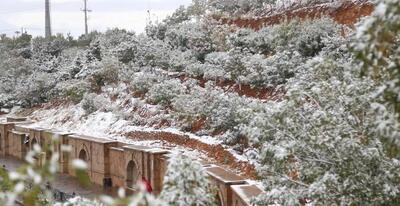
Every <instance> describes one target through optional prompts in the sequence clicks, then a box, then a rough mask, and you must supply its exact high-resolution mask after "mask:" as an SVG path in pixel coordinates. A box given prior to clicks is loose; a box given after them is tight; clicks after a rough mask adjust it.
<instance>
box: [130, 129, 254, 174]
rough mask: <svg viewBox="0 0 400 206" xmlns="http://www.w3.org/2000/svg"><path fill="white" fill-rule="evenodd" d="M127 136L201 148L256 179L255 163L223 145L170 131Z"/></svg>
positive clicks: (221, 162)
mask: <svg viewBox="0 0 400 206" xmlns="http://www.w3.org/2000/svg"><path fill="white" fill-rule="evenodd" d="M125 136H126V137H127V138H130V139H133V140H163V141H166V142H169V143H172V144H175V145H179V146H183V147H185V148H190V149H195V150H199V151H201V152H204V153H205V154H207V156H208V157H210V158H213V159H215V160H216V161H217V162H218V164H221V165H224V166H227V167H229V168H230V169H231V170H238V171H240V173H241V174H240V175H241V176H243V177H245V178H249V179H253V180H254V179H256V170H255V167H254V165H252V164H250V163H249V162H244V161H240V160H237V159H236V158H235V156H234V155H233V154H232V153H230V152H229V151H227V150H226V149H225V148H224V147H223V146H222V145H210V144H207V143H204V142H201V141H199V140H196V139H193V138H190V137H189V136H187V135H178V134H173V133H170V132H144V131H135V132H129V133H127V134H125Z"/></svg>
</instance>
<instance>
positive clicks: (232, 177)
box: [206, 166, 246, 206]
mask: <svg viewBox="0 0 400 206" xmlns="http://www.w3.org/2000/svg"><path fill="white" fill-rule="evenodd" d="M206 171H207V173H208V174H209V175H210V179H211V182H212V183H213V185H215V186H216V187H217V189H218V195H217V197H216V198H217V200H218V202H219V205H221V206H231V205H232V189H231V185H242V184H246V180H245V179H243V178H242V177H240V176H238V175H236V174H234V173H232V172H229V171H226V170H224V169H223V168H221V167H218V166H211V167H208V168H206Z"/></svg>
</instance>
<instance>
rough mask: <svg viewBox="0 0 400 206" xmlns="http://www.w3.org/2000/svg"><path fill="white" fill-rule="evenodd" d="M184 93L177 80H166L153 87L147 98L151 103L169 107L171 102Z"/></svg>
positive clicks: (184, 89) (181, 85) (182, 86)
mask: <svg viewBox="0 0 400 206" xmlns="http://www.w3.org/2000/svg"><path fill="white" fill-rule="evenodd" d="M185 92H186V87H185V86H184V85H183V84H182V83H181V82H180V80H177V79H171V80H166V81H164V82H161V83H159V84H156V85H154V86H153V87H152V88H151V89H150V90H149V92H148V94H147V98H148V100H149V101H150V102H151V103H155V104H162V105H169V104H171V101H172V100H173V99H174V98H175V97H177V96H179V95H181V94H184V93H185Z"/></svg>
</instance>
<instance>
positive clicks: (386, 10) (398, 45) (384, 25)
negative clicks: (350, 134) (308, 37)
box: [353, 0, 400, 157]
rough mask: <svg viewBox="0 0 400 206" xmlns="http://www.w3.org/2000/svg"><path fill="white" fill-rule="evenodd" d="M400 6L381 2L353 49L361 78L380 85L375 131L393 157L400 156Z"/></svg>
mask: <svg viewBox="0 0 400 206" xmlns="http://www.w3.org/2000/svg"><path fill="white" fill-rule="evenodd" d="M399 3H400V2H399V1H398V0H381V1H378V4H377V7H376V10H375V12H374V13H373V15H372V16H371V17H368V18H367V19H365V20H364V21H363V22H362V23H361V24H360V25H359V27H358V30H357V35H356V36H355V43H354V45H353V47H354V48H355V51H356V54H357V57H358V59H359V60H360V66H361V68H362V69H361V74H362V75H364V76H368V77H370V78H373V79H374V80H376V81H377V82H378V87H377V88H376V89H375V92H374V93H373V95H374V97H376V98H375V99H374V107H375V108H374V109H375V112H376V113H377V114H378V118H377V119H376V120H377V121H376V124H375V129H376V131H377V132H379V134H380V135H382V136H384V137H386V139H387V143H388V144H387V146H388V147H389V148H390V150H391V156H392V157H399V156H400V148H399V147H400V135H399V134H400V101H399V99H400V77H399V75H400V4H399ZM394 145H396V146H394Z"/></svg>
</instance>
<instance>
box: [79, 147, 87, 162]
mask: <svg viewBox="0 0 400 206" xmlns="http://www.w3.org/2000/svg"><path fill="white" fill-rule="evenodd" d="M79 159H81V160H83V161H85V162H87V161H88V155H87V153H86V151H85V150H84V149H81V151H80V152H79Z"/></svg>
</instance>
